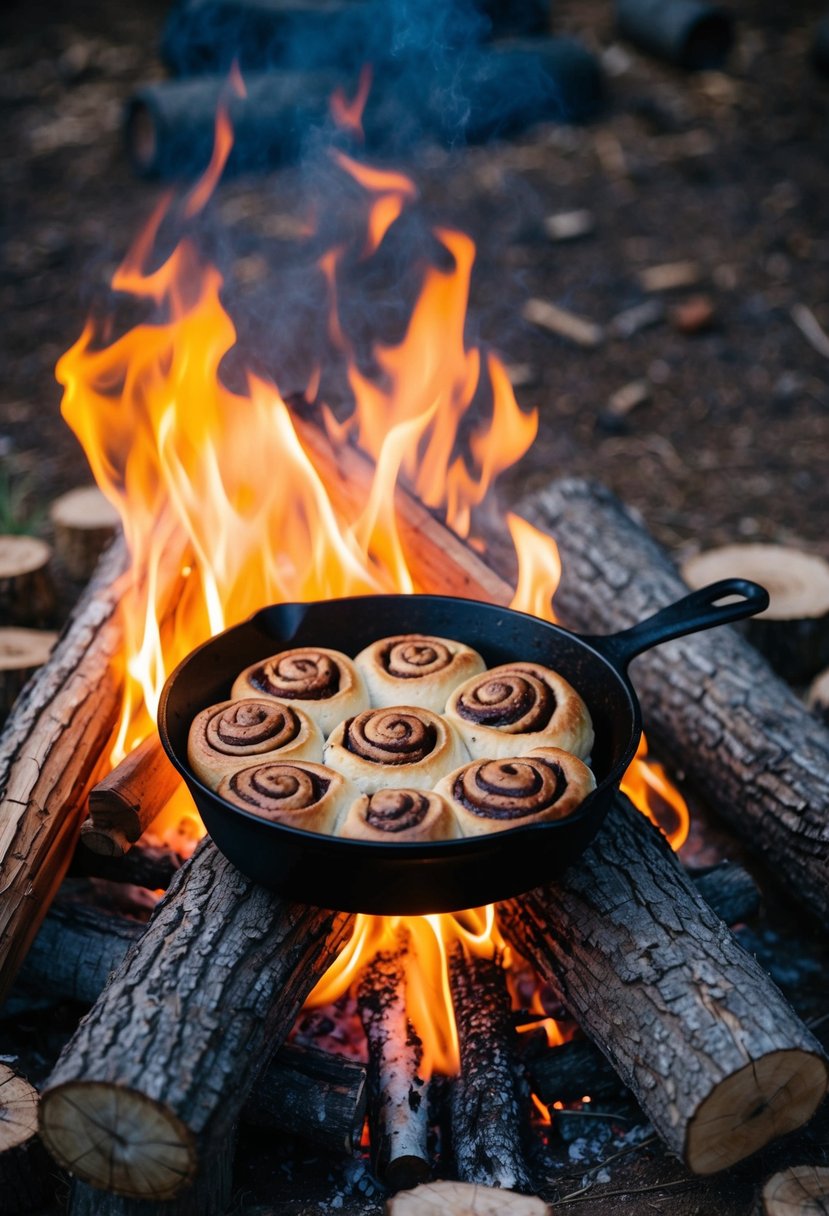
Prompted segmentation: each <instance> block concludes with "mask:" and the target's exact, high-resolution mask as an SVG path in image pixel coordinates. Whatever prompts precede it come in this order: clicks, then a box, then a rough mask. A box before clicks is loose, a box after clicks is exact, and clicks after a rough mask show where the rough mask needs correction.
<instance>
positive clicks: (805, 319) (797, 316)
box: [790, 304, 829, 359]
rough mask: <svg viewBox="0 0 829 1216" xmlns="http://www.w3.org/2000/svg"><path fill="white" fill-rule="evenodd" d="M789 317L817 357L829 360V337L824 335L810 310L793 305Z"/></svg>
mask: <svg viewBox="0 0 829 1216" xmlns="http://www.w3.org/2000/svg"><path fill="white" fill-rule="evenodd" d="M790 315H791V318H792V320H793V321H794V323H795V325H796V326H797V328H798V329H799V330H800V332H801V333H802V334H803V337H804V338H805V339H806V341H807V342H808V343H809V345H810V346H812V347H813V348H814V349H815V350H816V351H817V352H818V354H819V355H823V357H824V358H825V359H829V335H827V334H826V331H825V330H824V329H823V328H822V326H821V324H820V322H819V321H818V319H817V317H816V316H815V314H814V313H813V312H812V310H811V308H807V306H806V305H805V304H793V305H792V310H791V314H790Z"/></svg>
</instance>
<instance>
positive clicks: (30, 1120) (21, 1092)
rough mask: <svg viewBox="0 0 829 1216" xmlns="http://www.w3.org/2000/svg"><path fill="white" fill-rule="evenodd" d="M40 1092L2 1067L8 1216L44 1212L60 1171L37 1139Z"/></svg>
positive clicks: (1, 1197)
mask: <svg viewBox="0 0 829 1216" xmlns="http://www.w3.org/2000/svg"><path fill="white" fill-rule="evenodd" d="M37 1101H38V1099H37V1090H36V1089H35V1088H34V1086H33V1085H30V1084H29V1082H28V1081H27V1080H25V1078H24V1077H21V1076H20V1074H19V1073H16V1072H15V1071H14V1069H12V1068H9V1066H8V1064H2V1063H0V1201H2V1210H3V1212H4V1214H5V1216H17V1213H18V1212H33V1211H39V1210H41V1209H42V1208H44V1207H45V1206H46V1204H47V1202H48V1200H49V1199H50V1197H51V1195H52V1192H53V1191H54V1189H55V1183H56V1182H57V1178H56V1171H55V1170H54V1167H53V1166H52V1164H51V1162H50V1161H49V1158H48V1157H47V1156H46V1153H45V1152H44V1150H43V1145H42V1144H41V1143H40V1140H39V1139H38V1135H37Z"/></svg>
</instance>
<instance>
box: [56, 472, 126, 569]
mask: <svg viewBox="0 0 829 1216" xmlns="http://www.w3.org/2000/svg"><path fill="white" fill-rule="evenodd" d="M49 518H50V519H51V521H52V527H53V529H54V533H55V552H56V553H57V556H58V557H59V558H60V560H61V562H62V563H63V566H64V568H65V570H66V572H67V574H68V575H69V576H70V578H74V579H77V581H78V582H85V581H86V580H87V579H88V578H90V577H91V575H92V573H93V571H94V569H95V566H96V564H97V561H98V558H99V557H100V556H101V554H102V553H103V551H104V549H105V548H106V547H107V545H109V544H110V543H111V542H112V539H113V537H114V536H115V533H116V532H117V531H118V528H119V527H120V523H121V520H120V517H119V515H118V512H117V511H116V510H115V507H113V505H112V503H111V502H110V501H109V499H108V498H106V497H105V496H104V495H103V494H102V493H101V491H100V490H99V489H98V487H97V486H79V487H78V488H77V489H75V490H70V491H69V492H68V493H67V494H61V496H60V498H56V499H55V501H54V502H53V503H52V506H51V508H50V510H49Z"/></svg>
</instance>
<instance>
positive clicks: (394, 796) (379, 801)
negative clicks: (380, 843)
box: [365, 790, 433, 832]
mask: <svg viewBox="0 0 829 1216" xmlns="http://www.w3.org/2000/svg"><path fill="white" fill-rule="evenodd" d="M430 797H433V796H430V795H429V794H426V793H424V792H423V791H422V790H379V791H378V792H377V793H376V794H372V795H371V796H370V798H369V800H368V807H367V809H366V814H365V819H366V823H368V824H369V825H370V826H371V827H373V828H376V829H377V830H378V831H381V832H407V831H409V830H410V829H411V828H416V827H419V825H420V824H421V823H423V820H424V819H425V818H426V816H427V814H428V813H429V805H430Z"/></svg>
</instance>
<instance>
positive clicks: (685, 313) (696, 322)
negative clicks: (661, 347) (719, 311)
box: [670, 295, 716, 335]
mask: <svg viewBox="0 0 829 1216" xmlns="http://www.w3.org/2000/svg"><path fill="white" fill-rule="evenodd" d="M670 316H671V324H672V325H673V327H674V329H676V330H678V331H679V333H681V334H689V335H690V334H701V333H704V332H705V330H708V329H711V328H712V326H713V324H714V318H715V316H716V310H715V308H714V301H713V300H712V299H711V297H710V296H703V295H699V296H691V297H690V298H689V299H687V300H683V301H682V303H681V304H677V305H676V307H675V308H672V309H671V314H670Z"/></svg>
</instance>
